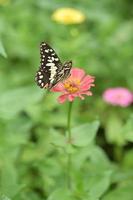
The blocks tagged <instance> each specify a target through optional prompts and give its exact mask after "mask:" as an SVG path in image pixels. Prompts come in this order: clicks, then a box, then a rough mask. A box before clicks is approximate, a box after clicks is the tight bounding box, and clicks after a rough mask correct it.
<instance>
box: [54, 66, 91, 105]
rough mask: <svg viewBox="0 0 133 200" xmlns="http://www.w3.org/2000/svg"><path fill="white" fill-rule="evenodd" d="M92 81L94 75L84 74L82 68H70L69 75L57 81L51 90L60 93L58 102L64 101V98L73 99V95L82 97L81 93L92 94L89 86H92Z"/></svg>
mask: <svg viewBox="0 0 133 200" xmlns="http://www.w3.org/2000/svg"><path fill="white" fill-rule="evenodd" d="M93 82H94V77H92V76H90V75H85V71H84V70H83V69H79V68H72V69H71V75H70V77H69V78H68V79H66V80H65V81H63V82H60V83H58V84H57V85H56V86H55V87H54V88H52V91H53V92H61V93H62V95H61V96H59V98H58V101H59V103H64V102H65V101H66V100H68V101H73V100H74V99H75V97H80V98H81V99H84V96H83V95H88V96H91V95H92V92H91V91H90V88H91V87H92V86H94V84H93Z"/></svg>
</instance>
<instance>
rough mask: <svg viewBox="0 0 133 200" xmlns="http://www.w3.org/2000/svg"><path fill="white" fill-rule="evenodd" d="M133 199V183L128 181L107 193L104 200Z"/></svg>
mask: <svg viewBox="0 0 133 200" xmlns="http://www.w3.org/2000/svg"><path fill="white" fill-rule="evenodd" d="M114 199H118V200H119V199H120V200H125V199H126V200H133V184H132V182H131V183H128V182H126V183H125V184H124V185H122V186H120V187H117V188H116V189H114V190H113V191H110V192H109V193H107V194H106V195H105V196H104V198H103V200H114Z"/></svg>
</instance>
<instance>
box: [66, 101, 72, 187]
mask: <svg viewBox="0 0 133 200" xmlns="http://www.w3.org/2000/svg"><path fill="white" fill-rule="evenodd" d="M72 105H73V104H72V102H70V103H69V108H68V118H67V131H68V135H67V136H68V138H67V141H68V145H71V139H72V138H71V113H72ZM71 168H72V157H71V153H69V152H68V151H67V186H68V188H69V189H71V187H72V181H71Z"/></svg>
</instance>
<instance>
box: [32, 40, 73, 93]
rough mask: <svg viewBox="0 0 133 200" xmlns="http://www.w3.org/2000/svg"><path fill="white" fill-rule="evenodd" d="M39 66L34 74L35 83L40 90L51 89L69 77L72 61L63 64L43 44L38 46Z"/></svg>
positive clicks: (51, 50) (48, 47)
mask: <svg viewBox="0 0 133 200" xmlns="http://www.w3.org/2000/svg"><path fill="white" fill-rule="evenodd" d="M40 58H41V62H40V63H41V64H40V67H39V70H38V71H37V72H36V76H35V81H36V83H37V85H38V86H39V87H40V88H48V89H51V88H53V87H54V86H55V85H56V84H57V83H59V82H60V81H64V80H65V79H66V78H68V77H69V76H70V71H71V68H72V61H67V62H65V63H64V64H62V62H61V61H60V58H59V57H58V56H57V54H56V53H55V51H54V50H53V49H52V48H51V47H50V46H49V45H48V44H47V43H45V42H42V43H41V44H40Z"/></svg>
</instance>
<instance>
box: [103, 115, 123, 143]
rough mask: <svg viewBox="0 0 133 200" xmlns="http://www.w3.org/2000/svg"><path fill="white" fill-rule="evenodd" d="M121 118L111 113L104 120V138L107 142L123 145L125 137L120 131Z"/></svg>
mask: <svg viewBox="0 0 133 200" xmlns="http://www.w3.org/2000/svg"><path fill="white" fill-rule="evenodd" d="M122 128H123V124H122V120H121V119H120V118H119V117H118V116H115V115H111V116H110V117H109V118H108V120H107V122H106V138H107V140H108V142H110V143H115V144H117V145H120V146H121V145H124V144H125V139H124V135H123V132H122Z"/></svg>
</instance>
